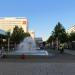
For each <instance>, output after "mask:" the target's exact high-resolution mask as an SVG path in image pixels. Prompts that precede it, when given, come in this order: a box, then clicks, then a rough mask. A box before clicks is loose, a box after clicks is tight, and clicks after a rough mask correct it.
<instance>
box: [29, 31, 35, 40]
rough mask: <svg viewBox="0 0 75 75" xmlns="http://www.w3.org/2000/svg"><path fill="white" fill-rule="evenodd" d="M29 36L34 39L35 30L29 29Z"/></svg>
mask: <svg viewBox="0 0 75 75" xmlns="http://www.w3.org/2000/svg"><path fill="white" fill-rule="evenodd" d="M29 33H30V35H31V37H32V38H33V39H34V38H35V32H34V31H29Z"/></svg>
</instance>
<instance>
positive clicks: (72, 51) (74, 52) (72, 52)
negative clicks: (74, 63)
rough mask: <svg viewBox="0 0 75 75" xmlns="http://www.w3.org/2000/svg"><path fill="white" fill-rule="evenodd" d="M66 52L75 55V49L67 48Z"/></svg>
mask: <svg viewBox="0 0 75 75" xmlns="http://www.w3.org/2000/svg"><path fill="white" fill-rule="evenodd" d="M64 52H65V53H68V54H72V55H75V51H74V50H68V49H65V50H64Z"/></svg>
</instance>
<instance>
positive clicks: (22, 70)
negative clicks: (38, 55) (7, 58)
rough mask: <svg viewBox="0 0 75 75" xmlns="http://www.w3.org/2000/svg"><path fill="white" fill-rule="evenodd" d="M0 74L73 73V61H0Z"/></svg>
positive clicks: (74, 70)
mask: <svg viewBox="0 0 75 75" xmlns="http://www.w3.org/2000/svg"><path fill="white" fill-rule="evenodd" d="M0 75H75V63H36V62H33V63H30V62H28V63H27V62H0Z"/></svg>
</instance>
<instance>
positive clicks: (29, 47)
mask: <svg viewBox="0 0 75 75" xmlns="http://www.w3.org/2000/svg"><path fill="white" fill-rule="evenodd" d="M15 53H16V54H24V55H48V52H47V51H45V50H37V49H36V44H35V40H34V39H32V38H31V37H27V38H25V39H24V40H23V41H22V42H21V43H20V44H19V45H18V47H17V51H15Z"/></svg>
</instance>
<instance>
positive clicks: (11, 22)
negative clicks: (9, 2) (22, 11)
mask: <svg viewBox="0 0 75 75" xmlns="http://www.w3.org/2000/svg"><path fill="white" fill-rule="evenodd" d="M15 26H18V27H22V28H23V30H24V32H27V31H28V21H27V19H26V18H25V17H4V18H0V29H2V30H4V31H10V32H12V31H13V28H14V27H15Z"/></svg>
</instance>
